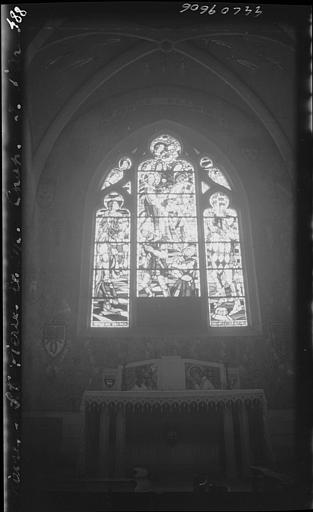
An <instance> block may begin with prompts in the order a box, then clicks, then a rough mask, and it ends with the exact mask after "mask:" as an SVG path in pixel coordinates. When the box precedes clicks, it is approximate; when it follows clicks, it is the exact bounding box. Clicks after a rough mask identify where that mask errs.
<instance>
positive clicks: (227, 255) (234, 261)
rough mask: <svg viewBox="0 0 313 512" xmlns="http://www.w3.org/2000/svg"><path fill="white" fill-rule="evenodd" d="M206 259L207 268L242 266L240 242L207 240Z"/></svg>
mask: <svg viewBox="0 0 313 512" xmlns="http://www.w3.org/2000/svg"><path fill="white" fill-rule="evenodd" d="M206 261H207V268H224V267H226V268H227V267H230V268H233V267H234V268H238V267H241V266H242V265H241V254H240V244H238V243H229V242H219V243H216V242H207V243H206Z"/></svg>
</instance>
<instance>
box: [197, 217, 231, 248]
mask: <svg viewBox="0 0 313 512" xmlns="http://www.w3.org/2000/svg"><path fill="white" fill-rule="evenodd" d="M204 236H205V240H206V241H207V242H210V241H211V242H231V241H239V227H238V219H237V217H217V216H215V217H209V218H207V219H206V222H205V232H204Z"/></svg>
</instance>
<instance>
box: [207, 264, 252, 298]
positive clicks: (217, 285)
mask: <svg viewBox="0 0 313 512" xmlns="http://www.w3.org/2000/svg"><path fill="white" fill-rule="evenodd" d="M207 279H208V291H209V296H210V297H235V296H239V297H240V296H244V294H245V293H244V285H243V275H242V270H241V269H239V270H235V269H233V268H232V269H230V268H228V269H216V270H209V271H208V273H207Z"/></svg>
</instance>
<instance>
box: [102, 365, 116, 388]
mask: <svg viewBox="0 0 313 512" xmlns="http://www.w3.org/2000/svg"><path fill="white" fill-rule="evenodd" d="M102 382H103V389H112V388H114V386H115V383H116V371H114V370H113V371H112V370H110V371H107V370H104V372H103V374H102Z"/></svg>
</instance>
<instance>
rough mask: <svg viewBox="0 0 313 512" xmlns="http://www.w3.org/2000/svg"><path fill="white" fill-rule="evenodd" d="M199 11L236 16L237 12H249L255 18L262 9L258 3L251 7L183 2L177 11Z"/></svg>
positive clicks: (246, 13) (242, 13)
mask: <svg viewBox="0 0 313 512" xmlns="http://www.w3.org/2000/svg"><path fill="white" fill-rule="evenodd" d="M188 10H189V11H194V12H195V11H199V14H205V13H207V14H209V15H212V14H223V15H226V14H229V15H233V16H236V15H238V14H241V15H244V16H249V15H250V14H253V15H254V17H255V18H257V17H258V16H260V15H261V14H263V11H262V10H261V6H260V5H256V6H253V7H250V6H249V5H243V6H237V7H236V6H233V5H232V6H231V7H228V6H225V7H220V6H218V7H217V4H211V5H199V4H183V5H182V10H181V11H179V12H180V13H182V12H186V11H188Z"/></svg>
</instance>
